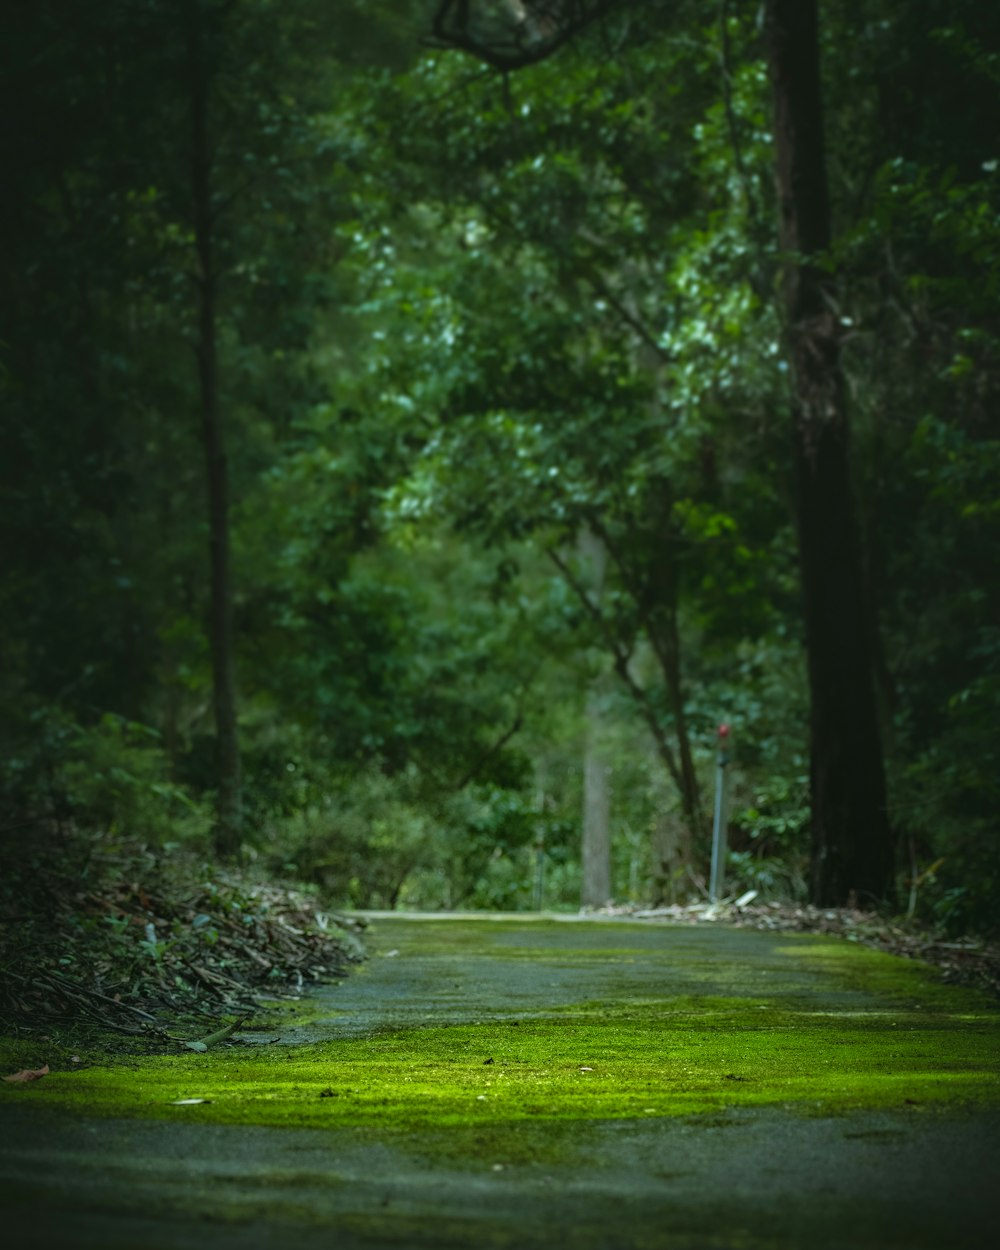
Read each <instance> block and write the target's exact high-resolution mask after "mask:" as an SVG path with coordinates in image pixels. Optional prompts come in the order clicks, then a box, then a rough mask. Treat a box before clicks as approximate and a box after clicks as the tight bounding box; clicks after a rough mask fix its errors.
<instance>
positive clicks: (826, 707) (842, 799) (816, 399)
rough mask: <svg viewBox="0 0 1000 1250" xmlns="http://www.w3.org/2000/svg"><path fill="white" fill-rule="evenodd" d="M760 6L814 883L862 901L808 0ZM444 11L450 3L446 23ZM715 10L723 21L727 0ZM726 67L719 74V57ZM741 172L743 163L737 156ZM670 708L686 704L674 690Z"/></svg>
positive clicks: (464, 33)
mask: <svg viewBox="0 0 1000 1250" xmlns="http://www.w3.org/2000/svg"><path fill="white" fill-rule="evenodd" d="M524 7H525V9H527V10H531V9H532V8H535V9H537V11H538V13H539V14H543V10H544V14H548V15H549V17H550V18H551V16H552V11H551V10H549V9H548V8H547V6H543V5H538V6H533V5H532V4H531V3H530V0H529V2H528V3H526V5H525V6H524ZM610 7H612V6H604V5H596V4H595V5H592V6H590V7H589V8H588V7H587V6H582V8H581V9H580V11H577V10H576V9H574V14H573V22H572V24H570V22H569V21H568V19H567V20H565V21H563V19H562V18H560V16H559V15H558V14H556V20H557V21H562V22H563V24H562V25H561V27H560V29H561V31H562V32H563V33H564V34H565V35H566V36H567V37H570V36H572V35H575V34H576V33H577V32H578V31H579V30H580V29H581V28H582V27H583V26H584V25H587V24H589V22H590V21H593V20H596V19H597V18H598V17H601V16H603V15H604V14H605V13H606V12H607V11H608V10H609V8H610ZM767 12H768V32H769V43H768V47H769V62H770V68H771V76H772V81H773V83H774V94H775V104H776V116H775V135H776V141H777V182H778V192H779V200H780V205H781V244H782V247H783V249H784V250H785V251H786V253H789V254H790V256H791V259H790V260H788V261H787V262H786V264H785V272H786V308H787V317H788V323H789V330H788V338H789V351H790V354H791V357H792V360H793V365H794V368H793V373H794V377H795V384H796V385H795V414H794V421H793V428H794V439H795V448H796V457H795V459H796V471H797V480H798V487H797V492H796V500H797V502H796V516H797V522H798V530H799V541H800V562H801V570H802V586H803V597H804V605H805V621H806V646H807V653H808V659H809V674H810V691H811V714H810V723H811V758H812V766H811V777H812V804H813V838H814V855H813V860H814V868H813V881H812V891H813V896H814V898H815V899H816V901H818V902H823V903H833V902H845V901H846V900H847V899H848V898H850V897H859V898H862V899H864V900H866V901H873V900H876V899H879V898H882V897H884V896H885V895H886V894H887V893H888V892H889V891H890V889H891V886H892V873H893V856H892V837H891V833H890V828H889V823H888V815H887V811H886V797H885V782H884V775H883V765H882V754H881V744H880V739H879V725H878V715H877V706H876V700H875V695H874V689H873V673H874V667H875V665H874V655H873V650H872V630H871V618H870V615H869V613H868V612H867V610H866V607H865V598H864V577H863V567H862V556H861V546H860V537H859V533H858V525H857V520H856V517H855V511H854V503H853V496H852V488H851V478H850V464H849V455H848V420H847V411H846V403H845V397H844V385H843V378H842V376H841V374H840V369H839V363H838V346H837V339H838V324H837V316H836V313H835V311H834V305H833V301H832V288H831V284H830V282H829V280H828V279H827V278H826V277H825V276H824V275H823V272H822V269H821V263H822V262H821V254H822V253H824V252H825V251H826V250H827V249H828V248H829V245H830V242H831V235H830V225H829V212H830V210H829V203H828V195H827V190H826V175H825V165H824V161H825V155H824V148H823V118H822V107H821V101H820V93H819V62H818V34H817V25H816V13H815V5H814V4H806V5H800V4H797V3H796V2H795V0H788V3H772V4H770V5H769V6H768V10H767ZM462 13H463V14H464V19H465V20H464V24H461V23H460V25H459V27H456V26H455V21H456V16H457V15H456V14H455V13H453V12H452V6H450V5H445V6H443V9H442V10H441V11H439V15H438V18H439V20H438V23H437V26H436V30H435V34H436V37H437V38H438V39H439V40H442V41H445V42H447V41H448V39H449V38H450V39H451V42H452V43H453V44H454V45H455V46H457V47H460V48H462V49H463V50H465V51H470V52H473V53H477V52H478V53H479V54H480V55H482V56H483V57H484V59H486V60H487V61H489V62H490V63H492V64H498V65H501V66H502V67H504V68H514V67H516V65H517V61H516V58H515V59H514V60H511V59H509V54H507V53H499V54H497V53H496V52H495V50H494V54H492V55H491V52H490V46H491V45H490V39H491V35H490V34H489V33H477V31H476V29H475V25H474V22H472V21H471V20H470V19H469V10H468V8H467V6H463V7H462ZM442 14H443V15H444V16H450V17H451V20H452V26H451V27H449V26H448V25H447V22H446V21H444V20H443V17H442ZM544 14H543V15H544ZM722 20H723V21H724V22H726V21H728V16H727V14H726V12H725V11H724V12H723V15H722ZM518 29H523V25H522V26H520V27H518ZM449 30H450V31H451V34H450V35H449ZM492 38H496V37H495V36H492ZM560 42H561V40H556V39H555V37H554V35H550V36H549V37H548V38H547V40H545V41H541V42H538V43H537V45H533V46H532V47H531V49H530V56H531V59H533V60H535V59H540V58H542V57H544V56H546V55H549V54H550V53H551V52H552V51H553V50H554V49H555V48H556V47H558V46H559V43H560ZM526 51H527V50H526ZM505 58H506V59H505ZM723 74H724V75H725V74H728V67H727V66H724V67H723ZM728 104H729V99H728V96H727V105H728ZM737 160H739V151H738V150H737ZM740 172H741V174H742V175H743V176H744V177H745V170H743V169H742V167H741V171H740ZM664 567H665V568H666V570H667V576H666V577H664V578H663V579H662V581H661V587H660V593H659V594H658V595H657V597H656V603H657V612H658V615H659V617H660V618H661V628H659V629H656V630H654V633H653V637H654V641H655V640H658V641H659V644H660V646H661V647H663V648H664V649H663V663H664V671H665V673H666V674H667V676H668V688H674V689H675V688H676V686H677V681H676V677H675V679H674V681H673V682H671V680H670V677H671V676H672V675H675V673H676V658H675V655H674V654H673V652H674V648H673V647H672V646H671V645H669V644H670V642H671V638H672V630H671V621H672V619H673V616H674V614H675V612H676V607H675V606H672V605H675V596H676V591H675V590H673V589H672V576H673V575H672V573H670V570H669V562H668V563H667V565H665V566H664ZM664 626H665V628H664ZM674 713H675V716H677V715H680V716H681V718H682V717H683V708H682V705H680V703H679V701H677V700H675V709H674ZM683 740H684V735H683V734H681V735H680V741H682V742H683ZM682 755H683V753H682ZM682 764H683V779H684V781H685V785H684V789H685V792H687V791H688V790H691V788H692V786H691V782H690V781H689V780H688V777H689V774H690V767H689V765H688V763H687V761H684V760H683V759H682ZM693 805H694V803H693V802H692V806H693Z"/></svg>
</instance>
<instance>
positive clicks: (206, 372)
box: [188, 9, 242, 858]
mask: <svg viewBox="0 0 1000 1250" xmlns="http://www.w3.org/2000/svg"><path fill="white" fill-rule="evenodd" d="M190 22H191V24H190V27H189V31H188V70H189V74H190V92H191V189H192V202H193V210H194V234H195V247H196V250H197V255H198V337H197V356H198V383H199V394H200V400H201V437H202V447H203V450H204V454H205V470H206V489H207V500H208V530H209V553H210V567H211V595H210V614H209V615H210V629H209V632H210V639H211V652H212V692H213V700H212V702H213V710H214V713H215V749H216V785H217V802H216V824H215V834H214V838H215V849H216V851H217V853H218V854H219V855H220V856H222V857H223V858H230V857H232V856H234V855H235V854H236V853H237V852H238V850H239V847H240V841H241V834H242V819H241V815H242V813H241V794H240V749H239V739H238V737H237V731H236V694H235V685H234V680H233V623H232V594H231V589H230V575H229V467H228V464H227V461H226V448H225V440H224V435H223V429H222V421H221V417H220V412H219V380H218V351H217V339H218V334H217V330H218V327H217V311H216V305H217V298H218V273H217V270H216V267H215V246H214V245H215V240H214V221H213V215H212V157H211V149H210V145H209V133H208V91H209V74H208V69H207V66H206V64H205V55H204V46H203V39H202V31H201V27H200V24H199V16H198V13H197V11H196V10H195V9H192V10H191V13H190Z"/></svg>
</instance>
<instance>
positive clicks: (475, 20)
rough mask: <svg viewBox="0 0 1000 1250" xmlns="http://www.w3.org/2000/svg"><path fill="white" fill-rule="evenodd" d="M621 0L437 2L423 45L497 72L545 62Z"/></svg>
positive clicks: (442, 0) (478, 0) (450, 0)
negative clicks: (473, 60)
mask: <svg viewBox="0 0 1000 1250" xmlns="http://www.w3.org/2000/svg"><path fill="white" fill-rule="evenodd" d="M620 2H621V0H493V3H488V2H487V0H438V5H437V8H436V10H435V12H434V18H433V20H432V23H431V33H430V35H429V36H428V38H427V40H426V42H427V43H428V44H430V46H431V47H436V48H457V49H459V50H460V51H462V52H468V53H469V54H470V55H471V56H475V57H478V58H479V60H481V61H485V62H486V63H487V64H488V65H492V66H494V67H495V68H496V69H502V70H515V69H524V67H525V66H527V65H535V64H537V63H538V62H539V61H544V60H545V59H546V58H547V57H550V56H551V55H552V54H553V52H555V51H556V50H557V49H558V48H561V47H562V46H563V45H564V44H566V43H569V42H570V41H571V40H572V39H574V38H575V37H576V36H577V35H578V34H580V33H581V32H582V31H583V30H585V29H586V28H587V27H588V26H590V25H592V24H593V23H594V22H596V21H597V20H598V19H599V18H601V17H603V16H604V15H605V14H606V13H609V12H610V11H611V10H612V9H613V8H615V7H617V5H618V4H619V3H620Z"/></svg>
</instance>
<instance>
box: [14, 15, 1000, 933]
mask: <svg viewBox="0 0 1000 1250" xmlns="http://www.w3.org/2000/svg"><path fill="white" fill-rule="evenodd" d="M810 13H812V14H814V15H817V14H816V8H815V6H813V5H810V4H801V3H799V4H791V3H786V2H785V0H769V3H768V4H766V5H765V6H764V9H763V10H762V11H761V12H758V10H757V8H756V7H748V6H744V5H732V4H729V3H726V2H722V3H719V4H717V5H712V6H707V7H706V6H704V5H699V4H694V3H689V2H688V0H677V3H672V4H669V5H666V4H663V5H642V6H636V5H628V4H623V3H602V2H600V0H579V2H577V0H563V2H556V0H547V2H546V3H541V2H538V3H532V2H531V0H524V2H523V3H518V2H517V0H511V3H500V2H499V0H498V2H497V3H487V2H486V0H482V2H481V3H472V2H469V3H460V2H458V0H455V2H451V3H449V2H444V3H431V0H412V3H410V4H398V3H393V4H390V3H388V0H385V2H383V3H376V4H372V3H363V2H362V0H349V2H346V3H342V4H337V5H330V4H320V3H318V0H286V3H283V4H281V5H278V4H276V3H273V2H272V0H117V2H116V3H115V4H112V5H104V6H97V7H93V6H91V7H89V8H81V6H79V5H75V4H72V3H68V2H67V0H52V2H49V3H45V4H39V5H36V6H33V7H31V8H28V9H25V10H23V11H22V12H19V13H18V14H16V15H12V16H10V17H8V18H7V22H6V35H7V37H6V38H5V40H4V41H3V50H2V52H0V56H2V58H3V74H2V82H3V84H4V86H3V91H4V93H5V101H4V102H5V104H6V113H7V116H8V117H11V118H17V119H18V123H17V125H14V126H11V127H10V128H9V132H8V134H7V135H6V137H5V139H4V173H5V178H4V183H5V191H4V197H3V203H2V209H0V212H2V224H3V234H4V240H5V245H6V246H5V249H4V256H3V261H2V265H3V279H4V291H5V300H4V302H3V305H2V308H0V322H2V324H0V354H2V369H0V402H2V412H3V417H2V420H3V432H4V439H3V445H4V452H5V454H4V456H3V459H2V466H0V482H2V491H3V500H4V508H3V550H4V557H5V558H4V561H3V575H2V579H0V607H2V611H3V616H4V620H5V622H6V629H5V631H4V635H3V639H2V641H0V672H2V674H3V676H2V683H0V725H2V729H0V734H2V746H3V752H2V756H3V758H2V762H0V792H2V794H3V797H4V805H5V810H6V815H5V816H4V817H3V826H4V829H5V837H9V838H12V839H17V840H18V841H20V842H24V843H28V844H29V845H30V844H31V842H32V840H33V839H37V838H39V837H41V835H42V833H43V831H49V832H51V831H55V832H56V833H57V835H58V836H60V837H70V836H76V835H77V834H79V833H80V832H81V831H84V832H86V833H87V835H88V836H90V835H93V836H97V837H100V838H103V839H109V840H112V841H114V840H116V839H118V840H120V839H128V838H134V839H140V840H143V841H146V842H148V843H149V844H150V845H153V846H156V847H158V848H161V849H163V848H166V852H165V853H169V848H171V847H173V846H179V847H184V846H187V847H191V848H195V849H197V850H198V851H199V852H200V853H204V854H206V855H212V856H221V857H223V858H225V857H229V858H232V857H244V858H246V857H251V858H255V859H256V860H257V862H259V863H261V864H262V865H263V866H264V867H266V868H267V870H268V871H269V872H270V873H272V874H278V875H281V874H287V875H291V876H294V877H297V878H299V879H304V880H308V881H312V882H313V883H314V884H316V885H318V886H319V887H321V888H322V889H323V890H325V891H327V892H328V893H329V894H330V895H332V896H333V897H335V898H337V899H340V900H342V901H349V902H353V903H359V904H383V905H389V906H394V905H396V904H397V903H399V902H400V901H407V902H410V903H412V904H414V905H418V906H428V907H435V906H445V905H449V906H454V905H459V904H462V905H468V904H472V905H484V906H509V907H528V906H531V905H532V904H533V903H535V902H537V901H538V896H539V891H540V890H541V891H542V893H543V897H544V899H545V900H546V901H547V902H549V903H553V904H557V905H566V906H571V905H576V903H578V901H579V897H580V894H579V891H580V872H581V854H580V831H581V820H582V806H583V798H584V774H585V771H586V770H585V756H587V752H588V750H589V749H590V748H588V745H587V744H588V743H590V744H591V746H593V745H594V744H595V743H597V744H598V746H599V756H600V759H601V761H602V763H601V765H600V767H601V768H602V769H603V770H604V771H605V773H606V776H607V779H608V781H609V796H610V797H609V811H610V852H609V853H610V877H609V878H608V879H609V881H610V887H611V890H612V893H613V895H614V896H615V897H616V898H618V899H620V900H628V899H633V900H639V899H641V900H654V901H655V900H657V899H676V898H681V897H685V896H687V895H689V894H691V895H697V894H698V893H699V892H701V891H703V890H704V889H705V888H706V871H707V857H708V853H709V835H710V814H711V808H712V787H713V784H714V766H715V752H716V741H717V740H716V734H717V727H718V725H719V723H720V722H723V721H724V722H726V723H727V724H729V725H731V726H732V729H733V738H734V742H735V756H734V762H733V766H732V771H733V774H734V775H733V785H732V794H731V803H730V809H729V819H728V835H729V845H730V853H729V860H728V866H727V872H728V875H729V880H730V882H732V883H735V884H736V885H737V886H738V887H739V888H755V889H758V890H760V891H762V892H763V893H765V894H767V893H768V892H772V893H774V894H783V895H789V894H791V895H804V894H805V893H807V892H811V894H812V897H813V898H814V899H815V900H817V901H820V902H823V903H843V902H846V901H848V900H849V899H855V900H857V901H859V902H861V903H863V904H873V903H884V902H895V904H896V905H897V906H899V907H901V908H907V907H908V908H909V909H910V910H911V911H916V910H919V911H920V912H922V913H923V914H924V915H926V916H927V917H929V918H931V919H933V920H935V921H937V922H939V923H942V924H951V925H954V926H962V925H970V924H972V925H981V926H982V925H988V924H989V923H990V922H991V917H992V916H993V915H995V904H996V894H997V889H998V888H1000V858H998V848H997V843H996V838H995V816H994V811H995V809H996V806H997V801H998V798H1000V796H998V795H997V793H996V791H997V785H998V783H997V777H998V776H1000V766H998V763H1000V762H998V760H997V751H998V748H997V737H996V734H995V731H994V724H995V720H996V713H997V710H998V703H1000V633H998V627H997V621H998V608H1000V603H998V599H997V582H996V578H995V576H994V575H993V564H994V562H995V557H994V552H995V549H996V542H997V538H998V533H997V527H998V518H1000V513H998V509H997V504H996V500H995V481H996V471H997V465H998V460H1000V453H998V448H1000V442H998V431H997V401H998V395H1000V323H998V311H997V310H998V308H1000V164H998V160H1000V153H998V152H997V151H996V135H997V134H1000V91H998V86H1000V14H994V13H993V12H992V10H990V8H989V6H982V5H977V4H974V3H972V0H958V2H957V3H955V2H949V3H947V4H945V3H943V0H920V2H919V3H916V4H914V3H902V0H878V2H877V3H875V4H874V5H873V4H865V5H861V4H858V3H857V2H856V0H828V2H827V3H826V4H824V5H822V6H819V8H818V15H817V16H818V20H817V21H816V23H815V24H814V25H813V26H809V24H808V21H806V25H805V26H800V25H796V23H798V22H800V21H801V20H803V14H805V15H806V18H808V15H809V14H810ZM807 53H808V55H806V54H807ZM810 58H811V59H810ZM790 75H791V76H790ZM795 75H799V77H798V78H796V76H795ZM796 196H797V197H798V198H797V199H796ZM595 552H597V553H598V554H597V555H595ZM595 560H596V561H597V563H596V564H595ZM591 758H597V757H596V756H592V757H591ZM592 766H593V765H592ZM543 869H544V880H543V879H542V877H543V873H542V870H543Z"/></svg>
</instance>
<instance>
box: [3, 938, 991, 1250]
mask: <svg viewBox="0 0 1000 1250" xmlns="http://www.w3.org/2000/svg"><path fill="white" fill-rule="evenodd" d="M299 1017H300V1018H299V1019H298V1020H297V1021H296V1022H295V1023H293V1024H291V1025H289V1027H287V1028H285V1029H284V1030H283V1031H282V1042H281V1044H278V1045H267V1046H260V1047H249V1046H247V1047H241V1048H238V1049H236V1050H232V1051H227V1052H219V1053H218V1054H214V1053H213V1054H210V1055H207V1056H190V1055H189V1056H185V1057H184V1058H183V1059H180V1060H174V1059H170V1060H162V1061H142V1062H140V1063H138V1064H135V1065H133V1066H131V1067H128V1066H125V1067H119V1068H115V1069H113V1070H111V1071H110V1072H108V1071H97V1070H92V1071H91V1072H81V1073H67V1074H57V1075H54V1076H53V1077H50V1078H46V1081H45V1082H39V1083H38V1085H37V1087H36V1088H31V1089H21V1090H12V1089H11V1088H10V1087H7V1088H6V1089H4V1090H3V1091H2V1096H0V1197H2V1198H3V1200H4V1205H5V1210H6V1212H7V1215H6V1216H5V1221H6V1228H7V1229H8V1231H9V1233H10V1234H12V1240H8V1242H7V1244H13V1245H14V1246H15V1247H16V1248H18V1250H20V1248H21V1247H24V1248H25V1250H28V1248H29V1247H30V1248H32V1250H42V1248H48V1247H59V1248H60V1250H61V1248H63V1247H65V1248H67V1250H76V1248H77V1247H79V1248H80V1250H85V1248H90V1247H94V1248H97V1247H100V1248H101V1250H124V1248H125V1247H130V1248H133V1250H208V1248H209V1247H211V1248H212V1250H228V1247H230V1246H232V1247H247V1248H252V1250H256V1248H257V1247H260V1248H261V1250H264V1248H266V1247H272V1246H274V1247H279V1246H280V1247H299V1246H301V1247H303V1250H312V1247H314V1246H315V1247H320V1246H322V1247H331V1246H336V1247H337V1250H352V1248H353V1247H356V1248H357V1250H380V1248H382V1247H385V1248H386V1250H388V1248H389V1247H392V1248H394V1250H403V1248H406V1247H411V1246H412V1247H426V1248H428V1250H431V1248H434V1247H454V1248H455V1250H459V1248H465V1247H468V1248H470V1250H471V1248H472V1247H476V1250H480V1248H492V1247H496V1248H498V1250H507V1248H510V1250H514V1248H515V1247H517V1248H521V1247H525V1248H527V1250H532V1248H533V1247H542V1246H545V1247H549V1246H560V1247H561V1246H565V1247H568V1248H569V1250H577V1248H579V1250H640V1248H642V1250H660V1248H662V1250H695V1248H702V1247H706V1248H711V1247H734V1248H735V1247H741V1248H747V1250H765V1248H768V1250H769V1248H772V1247H785V1246H804V1247H805V1246H808V1247H810V1250H812V1248H814V1247H815V1248H818V1250H824V1248H830V1250H834V1248H838V1247H845V1248H846V1247H850V1248H851V1250H858V1248H860V1250H883V1248H893V1247H899V1248H900V1250H904V1248H905V1250H922V1248H924V1247H926V1248H928V1250H930V1248H932V1247H942V1248H944V1247H948V1248H949V1250H951V1248H952V1247H955V1248H963V1247H978V1246H983V1247H985V1246H987V1245H989V1246H992V1245H993V1244H994V1240H995V1228H996V1226H997V1222H998V1217H1000V1204H998V1200H997V1196H996V1190H997V1186H996V1176H997V1164H998V1161H1000V1151H998V1145H1000V1112H998V1105H1000V1088H998V1082H997V1077H996V1058H997V1053H998V1052H997V1039H998V1035H1000V1034H998V1020H997V1013H996V1012H995V1011H993V1010H992V1009H991V1008H990V1007H989V1005H988V1004H986V1003H984V1002H982V1001H980V1000H977V999H976V998H975V997H974V996H970V995H969V994H967V993H964V992H962V991H955V990H951V989H949V988H947V987H941V986H938V985H937V984H936V983H935V982H934V981H933V979H928V978H927V977H926V976H925V975H924V973H923V972H922V971H921V970H920V969H919V967H918V966H916V965H914V964H912V963H906V962H904V961H900V960H895V959H893V958H891V957H889V956H883V955H878V954H875V953H874V952H870V951H866V950H862V949H857V948H854V947H851V946H850V945H848V944H846V943H833V942H829V941H825V940H822V939H809V938H789V937H788V936H787V935H770V934H763V933H756V932H748V931H745V930H731V929H725V928H708V927H700V928H697V929H693V928H692V929H688V928H674V927H666V926H663V927H660V926H650V925H643V924H639V923H622V922H596V921H584V922H582V921H568V920H563V921H560V920H555V919H550V920H535V921H532V920H526V919H525V918H524V917H516V918H508V919H503V918H493V917H482V918H475V919H469V918H460V919H441V918H437V917H435V918H433V919H431V918H418V917H411V918H406V917H398V916H394V917H379V918H376V919H374V921H373V924H372V957H371V959H370V961H369V963H368V964H367V965H366V966H365V967H364V968H363V969H362V970H361V971H359V972H358V973H357V974H355V975H353V976H352V977H351V978H350V980H348V981H346V982H344V983H342V984H341V985H340V986H338V987H335V988H334V987H331V988H329V989H326V990H324V991H323V992H322V993H321V994H320V995H319V996H318V997H317V998H316V999H315V1000H312V1001H311V1002H309V1003H308V1004H305V1005H304V1009H303V1010H302V1011H300V1013H299ZM289 1043H295V1044H294V1045H289ZM199 1091H200V1092H203V1093H204V1094H205V1095H206V1096H208V1097H209V1098H210V1101H208V1102H206V1103H204V1104H201V1105H192V1106H186V1107H184V1108H175V1107H172V1106H169V1103H171V1102H172V1101H173V1100H174V1099H176V1098H178V1097H186V1096H188V1095H189V1094H194V1093H196V1092H199ZM166 1117H171V1118H166ZM279 1126H280V1127H279Z"/></svg>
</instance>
